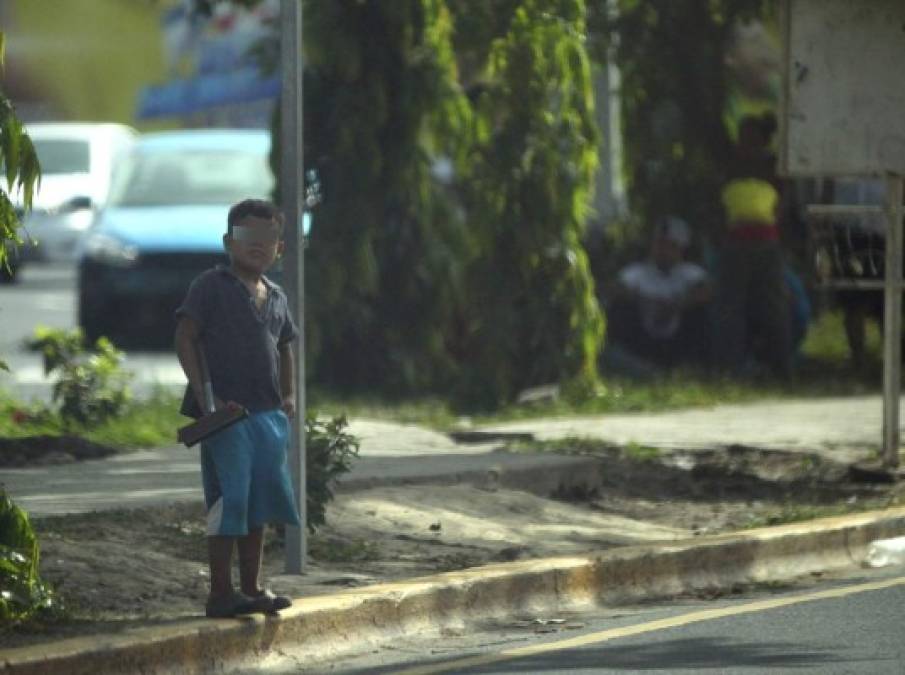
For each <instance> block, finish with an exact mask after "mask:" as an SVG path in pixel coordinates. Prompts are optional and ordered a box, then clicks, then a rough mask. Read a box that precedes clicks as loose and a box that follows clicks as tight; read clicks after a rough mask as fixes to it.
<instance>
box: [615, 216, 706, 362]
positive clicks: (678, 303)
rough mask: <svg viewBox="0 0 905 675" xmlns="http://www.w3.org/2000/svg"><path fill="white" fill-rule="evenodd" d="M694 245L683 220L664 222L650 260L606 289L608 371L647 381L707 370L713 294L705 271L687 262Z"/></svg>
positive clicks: (629, 269) (625, 271)
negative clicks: (664, 372) (679, 369)
mask: <svg viewBox="0 0 905 675" xmlns="http://www.w3.org/2000/svg"><path fill="white" fill-rule="evenodd" d="M690 240H691V233H690V230H689V228H688V224H687V223H686V222H685V221H684V220H682V219H681V218H677V217H674V216H669V217H666V218H664V219H663V220H661V221H660V222H659V223H658V224H657V227H656V229H655V232H654V238H653V241H652V242H651V249H650V256H649V258H648V259H647V260H644V261H641V262H636V263H632V264H630V265H628V266H626V267H625V268H623V269H622V270H621V271H620V272H619V276H618V278H617V279H616V281H615V282H614V283H613V284H611V285H609V287H607V288H606V289H605V291H604V306H605V309H606V314H607V338H606V346H605V348H604V352H603V356H602V365H603V367H604V368H605V369H610V370H612V371H615V372H621V373H622V374H626V375H630V376H632V375H640V376H643V375H652V374H654V373H655V372H656V371H657V369H659V368H669V367H673V366H677V365H701V366H703V365H705V362H706V359H707V357H708V351H709V349H708V347H709V338H710V333H711V321H710V315H709V302H710V299H711V295H712V288H711V284H710V280H709V277H708V275H707V272H706V271H705V270H704V268H703V267H701V266H700V265H696V264H694V263H691V262H687V261H686V260H685V259H684V258H685V252H686V250H687V249H688V244H689V242H690Z"/></svg>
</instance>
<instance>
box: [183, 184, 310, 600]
mask: <svg viewBox="0 0 905 675" xmlns="http://www.w3.org/2000/svg"><path fill="white" fill-rule="evenodd" d="M282 228H283V220H282V215H281V214H280V212H279V211H278V210H277V209H276V208H275V207H274V206H273V205H272V204H270V203H269V202H266V201H262V200H256V199H247V200H245V201H242V202H239V203H238V204H236V205H235V206H233V207H232V208H231V209H230V211H229V216H228V217H227V233H226V235H224V237H223V245H224V247H225V248H226V250H227V252H228V253H229V258H230V264H229V266H228V267H227V266H223V265H219V266H217V267H216V268H215V269H211V270H208V271H207V272H204V273H203V274H201V275H200V276H199V277H198V278H196V279H195V280H194V281H193V282H192V285H191V287H190V288H189V291H188V294H187V295H186V298H185V300H184V302H183V304H182V306H181V307H179V309H177V310H176V316H177V318H178V325H177V327H176V353H177V355H178V357H179V362H180V364H181V365H182V368H183V370H184V371H185V374H186V377H187V378H188V382H189V384H188V388H187V390H186V396H185V400H184V401H183V405H182V410H181V412H182V413H183V414H185V415H188V416H191V417H199V416H200V415H201V411H202V410H204V385H203V382H204V378H203V375H202V373H203V372H204V371H203V368H204V361H206V362H207V367H208V368H209V373H210V381H211V383H212V388H213V392H214V400H215V405H216V407H217V408H221V407H223V406H227V407H235V406H244V407H245V408H247V409H248V411H249V417H248V418H246V419H244V420H242V421H241V422H239V423H237V424H234V425H233V426H231V427H229V428H227V429H224V430H223V431H220V432H219V433H217V434H215V435H214V436H212V437H210V438H209V439H207V440H206V441H204V442H203V443H202V444H201V468H202V480H203V485H204V500H205V504H206V506H207V535H208V539H207V541H208V557H209V563H210V575H211V580H210V595H209V597H208V600H207V604H206V606H205V614H206V615H207V616H208V617H212V618H224V617H232V616H236V615H237V614H248V613H253V612H275V611H279V610H281V609H285V608H286V607H289V606H290V605H291V604H292V601H291V600H290V599H289V598H287V597H284V596H275V595H274V594H273V593H272V592H271V591H269V590H267V589H265V588H263V587H261V585H260V582H259V576H260V572H261V558H262V555H263V543H264V537H263V534H264V525H265V524H266V523H284V524H290V525H298V524H299V516H298V510H297V509H296V504H295V499H294V497H293V491H292V484H291V481H290V477H289V471H288V469H287V465H286V445H287V440H288V435H289V418H291V417H293V416H294V415H295V392H294V380H293V373H294V366H293V355H292V346H291V343H292V340H294V339H295V337H296V336H297V334H298V331H297V329H296V327H295V324H294V323H293V321H292V317H291V316H290V312H289V306H288V303H287V301H286V296H285V294H284V293H283V291H282V289H280V287H279V286H277V285H276V284H274V283H273V282H271V281H270V280H269V279H267V277H265V276H264V272H265V271H267V270H268V269H269V268H270V266H271V265H273V263H274V261H276V259H277V258H278V257H279V256H280V254H281V253H282V252H283V241H282ZM199 350H200V351H199ZM234 544H236V545H237V547H238V550H239V581H240V591H239V592H237V591H236V590H234V589H233V585H232V578H231V572H232V551H233V545H234Z"/></svg>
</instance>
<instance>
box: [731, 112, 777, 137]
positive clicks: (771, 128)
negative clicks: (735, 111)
mask: <svg viewBox="0 0 905 675" xmlns="http://www.w3.org/2000/svg"><path fill="white" fill-rule="evenodd" d="M743 127H748V128H750V129H752V130H755V131H757V132H758V133H760V134H761V138H763V140H764V142H765V143H769V142H770V139H771V138H773V134H775V133H776V131H777V129H779V124H778V122H777V121H776V114H775V113H774V112H773V111H772V110H767V111H764V112H762V113H761V114H760V115H751V114H748V115H745V116H744V117H742V119H741V120H739V124H738V128H739V131H741V130H742V128H743Z"/></svg>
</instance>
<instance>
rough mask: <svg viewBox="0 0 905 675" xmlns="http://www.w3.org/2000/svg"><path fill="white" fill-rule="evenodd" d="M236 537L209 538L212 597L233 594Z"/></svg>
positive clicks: (208, 554) (208, 549)
mask: <svg viewBox="0 0 905 675" xmlns="http://www.w3.org/2000/svg"><path fill="white" fill-rule="evenodd" d="M235 541H236V538H235V537H220V536H215V537H208V538H207V557H208V563H209V564H210V568H211V597H212V598H214V597H225V596H227V595H230V594H231V593H232V592H233V580H232V566H233V565H232V562H233V545H234V543H235ZM240 541H241V540H240Z"/></svg>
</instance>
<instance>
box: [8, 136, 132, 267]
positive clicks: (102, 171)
mask: <svg viewBox="0 0 905 675" xmlns="http://www.w3.org/2000/svg"><path fill="white" fill-rule="evenodd" d="M25 130H26V131H27V132H28V135H29V137H30V138H31V140H32V143H34V146H35V151H36V152H37V154H38V161H39V162H40V163H41V184H40V186H39V188H38V189H37V190H36V192H35V196H34V200H33V203H32V211H31V212H30V213H28V214H26V216H25V220H24V222H23V225H24V228H25V231H24V233H23V235H24V236H23V238H24V239H26V243H25V244H24V245H23V246H20V247H19V251H18V253H15V252H12V255H11V256H10V262H11V263H13V265H14V266H18V264H20V263H21V262H23V261H27V260H47V261H61V260H63V261H68V260H74V259H75V251H76V245H77V243H78V241H79V239H80V238H81V235H82V234H83V233H84V232H85V231H86V230H87V229H88V227H89V226H90V225H91V222H92V220H93V218H94V213H95V211H96V209H98V208H99V207H100V206H102V205H103V204H104V202H105V201H106V199H107V193H108V192H109V190H110V178H111V174H112V172H113V168H114V166H115V165H116V162H117V160H118V158H119V157H120V156H121V155H122V154H124V153H125V152H126V151H128V150H129V149H130V148H131V147H132V145H133V144H134V142H135V139H136V138H137V136H138V132H137V131H136V130H135V129H133V128H132V127H130V126H127V125H125V124H113V123H77V122H72V123H68V122H67V123H62V122H61V123H35V124H28V125H26V128H25ZM6 276H7V278H6V280H7V281H9V280H10V278H9V275H8V274H7V275H6Z"/></svg>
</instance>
